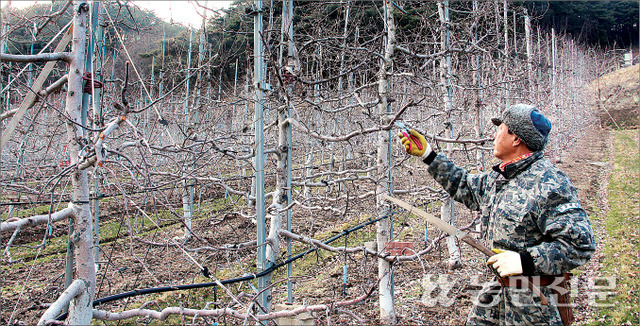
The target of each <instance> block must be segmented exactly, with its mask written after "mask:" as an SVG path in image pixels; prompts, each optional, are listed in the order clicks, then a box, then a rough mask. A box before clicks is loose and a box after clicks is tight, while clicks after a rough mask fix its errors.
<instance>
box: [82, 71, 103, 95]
mask: <svg viewBox="0 0 640 326" xmlns="http://www.w3.org/2000/svg"><path fill="white" fill-rule="evenodd" d="M82 79H83V80H84V81H85V83H84V88H83V89H82V90H83V91H84V92H85V93H87V94H89V95H93V89H94V88H102V86H103V83H102V82H100V81H97V80H95V79H93V74H92V73H91V72H90V71H87V73H86V74H85V75H84V76H82Z"/></svg>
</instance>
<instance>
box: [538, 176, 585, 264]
mask: <svg viewBox="0 0 640 326" xmlns="http://www.w3.org/2000/svg"><path fill="white" fill-rule="evenodd" d="M541 187H542V188H543V190H546V195H545V196H543V198H546V200H545V201H544V202H541V203H539V204H540V213H541V214H540V215H538V220H537V224H538V227H539V228H540V230H541V232H542V234H543V236H544V238H546V239H549V240H546V241H543V242H541V243H540V244H538V245H535V246H532V247H530V248H528V249H527V250H528V251H529V253H530V254H531V258H532V259H533V263H534V266H535V273H536V274H546V275H556V274H561V273H564V272H568V271H570V270H571V269H573V268H575V267H578V266H580V265H583V264H584V263H586V262H587V261H588V260H589V259H590V258H591V255H593V253H594V252H595V249H596V242H595V237H594V235H593V230H592V228H591V223H590V222H589V218H588V216H587V213H586V211H585V210H584V209H583V208H582V207H581V206H580V202H579V201H578V196H577V193H576V191H575V188H573V186H572V185H571V181H569V179H568V178H566V176H564V177H561V178H558V179H551V180H547V182H543V183H542V186H541ZM551 189H553V190H551Z"/></svg>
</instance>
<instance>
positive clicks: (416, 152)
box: [398, 129, 431, 158]
mask: <svg viewBox="0 0 640 326" xmlns="http://www.w3.org/2000/svg"><path fill="white" fill-rule="evenodd" d="M409 133H410V134H411V136H409V138H411V139H408V138H407V137H405V136H404V135H403V134H402V133H399V134H398V137H399V138H400V141H401V142H402V145H404V149H405V150H406V151H407V153H409V154H411V155H413V156H418V157H420V158H425V157H427V156H428V155H429V154H430V153H431V146H429V144H428V143H427V140H426V139H424V136H422V135H421V134H420V133H419V132H417V131H415V130H413V129H411V130H409ZM405 135H406V133H405ZM418 142H419V143H420V144H421V145H422V146H417V143H418ZM412 143H413V144H412ZM420 148H422V149H420Z"/></svg>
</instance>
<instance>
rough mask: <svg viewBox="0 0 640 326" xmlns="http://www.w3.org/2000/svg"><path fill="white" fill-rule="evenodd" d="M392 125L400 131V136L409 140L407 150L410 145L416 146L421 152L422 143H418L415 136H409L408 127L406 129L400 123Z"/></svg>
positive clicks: (396, 122) (405, 126)
mask: <svg viewBox="0 0 640 326" xmlns="http://www.w3.org/2000/svg"><path fill="white" fill-rule="evenodd" d="M394 123H395V125H396V126H397V127H398V128H400V129H402V135H403V136H405V137H406V138H407V139H409V150H411V144H412V143H413V144H416V146H418V149H419V150H422V143H421V142H420V140H418V138H416V136H414V135H412V134H411V131H409V127H407V125H405V124H404V123H403V122H402V121H395V122H394Z"/></svg>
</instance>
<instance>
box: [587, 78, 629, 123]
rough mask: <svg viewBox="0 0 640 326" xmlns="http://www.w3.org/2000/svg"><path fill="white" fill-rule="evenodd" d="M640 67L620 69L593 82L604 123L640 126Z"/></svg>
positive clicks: (600, 115)
mask: <svg viewBox="0 0 640 326" xmlns="http://www.w3.org/2000/svg"><path fill="white" fill-rule="evenodd" d="M639 67H640V66H639V65H634V66H630V67H626V68H622V69H618V70H616V71H614V72H611V73H609V74H607V75H604V76H602V77H600V78H599V80H596V81H594V82H593V84H592V87H595V90H596V94H597V101H596V105H597V109H598V116H599V117H600V121H601V122H602V124H603V125H608V126H611V127H618V128H628V127H633V126H638V105H639V103H640V102H639V101H640V85H639V82H638V80H639V79H640V71H639Z"/></svg>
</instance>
